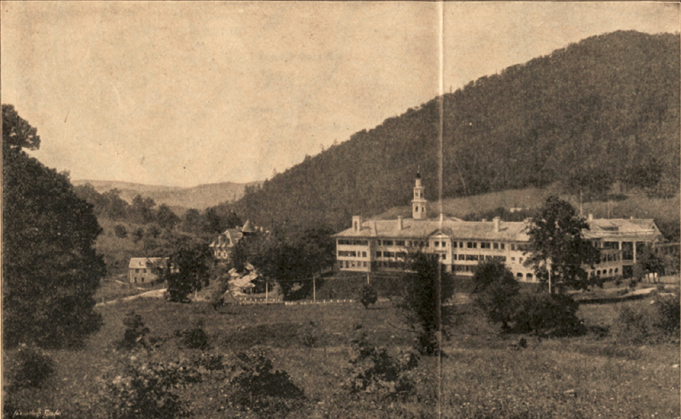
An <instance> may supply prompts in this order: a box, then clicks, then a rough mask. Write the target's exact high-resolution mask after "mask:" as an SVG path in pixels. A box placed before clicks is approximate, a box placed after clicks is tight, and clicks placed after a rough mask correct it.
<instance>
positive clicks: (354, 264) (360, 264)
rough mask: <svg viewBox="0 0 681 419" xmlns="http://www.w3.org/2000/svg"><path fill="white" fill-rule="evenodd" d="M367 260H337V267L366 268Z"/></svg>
mask: <svg viewBox="0 0 681 419" xmlns="http://www.w3.org/2000/svg"><path fill="white" fill-rule="evenodd" d="M367 266H368V265H367V262H366V261H359V260H358V261H354V260H339V261H338V267H339V268H341V269H343V268H366V267H367Z"/></svg>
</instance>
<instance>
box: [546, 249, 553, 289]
mask: <svg viewBox="0 0 681 419" xmlns="http://www.w3.org/2000/svg"><path fill="white" fill-rule="evenodd" d="M546 267H547V269H548V270H549V294H553V290H552V289H551V259H550V258H549V259H547V261H546Z"/></svg>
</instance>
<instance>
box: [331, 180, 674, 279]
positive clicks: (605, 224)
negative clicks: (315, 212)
mask: <svg viewBox="0 0 681 419" xmlns="http://www.w3.org/2000/svg"><path fill="white" fill-rule="evenodd" d="M423 193H424V188H423V186H422V184H421V176H420V175H419V174H418V173H417V174H416V180H415V185H414V198H413V199H412V218H402V217H398V218H397V220H366V221H365V220H363V219H362V217H361V216H353V217H352V227H350V228H349V229H347V230H344V231H341V232H340V233H337V234H335V235H334V238H335V239H336V258H337V261H338V268H339V269H340V270H343V271H357V272H374V271H381V270H401V269H403V266H404V264H403V262H404V260H405V257H406V256H407V252H408V250H409V249H412V248H421V249H422V250H423V251H425V252H427V253H435V254H437V255H439V257H440V260H441V262H442V264H443V265H444V267H445V269H446V270H447V271H448V272H454V273H455V274H456V275H462V276H470V275H473V273H474V272H475V269H476V266H477V265H478V263H479V262H480V261H483V260H491V259H497V260H499V261H501V262H503V263H504V264H505V265H506V267H508V268H509V269H510V270H511V271H512V272H513V274H514V275H515V276H516V278H517V279H518V280H519V281H525V282H535V281H536V275H535V273H534V271H533V270H532V268H531V267H527V266H525V265H524V261H525V259H526V258H527V254H526V249H527V245H528V243H529V239H530V238H529V236H528V234H527V232H528V229H529V227H530V224H529V220H526V221H514V222H505V221H501V220H500V219H499V218H495V219H493V220H492V221H462V220H460V219H455V218H443V217H442V216H441V217H440V219H428V217H427V210H426V205H427V201H426V199H425V197H424V194H423ZM587 222H588V224H589V230H585V231H584V232H583V235H584V237H585V238H586V239H587V240H589V241H591V242H592V244H593V245H594V246H596V247H597V248H599V249H600V251H601V261H600V263H598V264H596V265H594V266H593V268H592V267H591V266H589V267H586V266H585V269H586V270H587V271H588V272H589V274H590V275H593V276H601V277H617V276H624V277H628V276H631V273H632V267H633V265H634V264H635V263H636V255H637V249H638V251H639V252H640V251H641V249H642V247H643V246H645V245H650V244H651V243H654V242H656V241H658V240H660V239H661V237H662V235H661V233H660V231H659V230H658V228H657V226H656V225H655V222H654V221H653V220H651V219H634V218H630V219H593V217H591V216H589V217H588V219H587Z"/></svg>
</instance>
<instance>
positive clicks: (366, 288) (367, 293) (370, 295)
mask: <svg viewBox="0 0 681 419" xmlns="http://www.w3.org/2000/svg"><path fill="white" fill-rule="evenodd" d="M376 301H378V294H377V293H376V289H374V287H372V286H371V285H368V284H367V285H363V286H362V288H360V290H359V302H360V303H362V305H363V306H364V308H366V309H368V308H369V306H370V305H371V304H376Z"/></svg>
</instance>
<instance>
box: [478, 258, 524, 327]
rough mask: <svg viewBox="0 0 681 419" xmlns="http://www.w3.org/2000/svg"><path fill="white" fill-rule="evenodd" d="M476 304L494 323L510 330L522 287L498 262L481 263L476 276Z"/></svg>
mask: <svg viewBox="0 0 681 419" xmlns="http://www.w3.org/2000/svg"><path fill="white" fill-rule="evenodd" d="M473 281H474V282H475V290H474V291H473V293H474V294H475V303H476V305H477V306H478V307H480V308H481V309H482V310H483V311H484V312H485V314H486V315H487V318H488V319H489V320H490V321H491V322H492V323H500V324H501V327H502V328H503V329H504V330H508V329H509V327H510V326H509V324H510V322H511V321H513V314H514V311H515V307H516V303H517V301H516V296H517V295H518V293H519V292H520V285H519V284H518V282H517V281H516V280H515V278H514V277H513V273H512V272H511V271H509V270H508V268H506V267H505V266H504V265H503V264H501V263H500V262H496V261H491V262H485V263H481V264H480V265H479V266H478V269H477V271H476V272H475V275H474V276H473Z"/></svg>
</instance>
